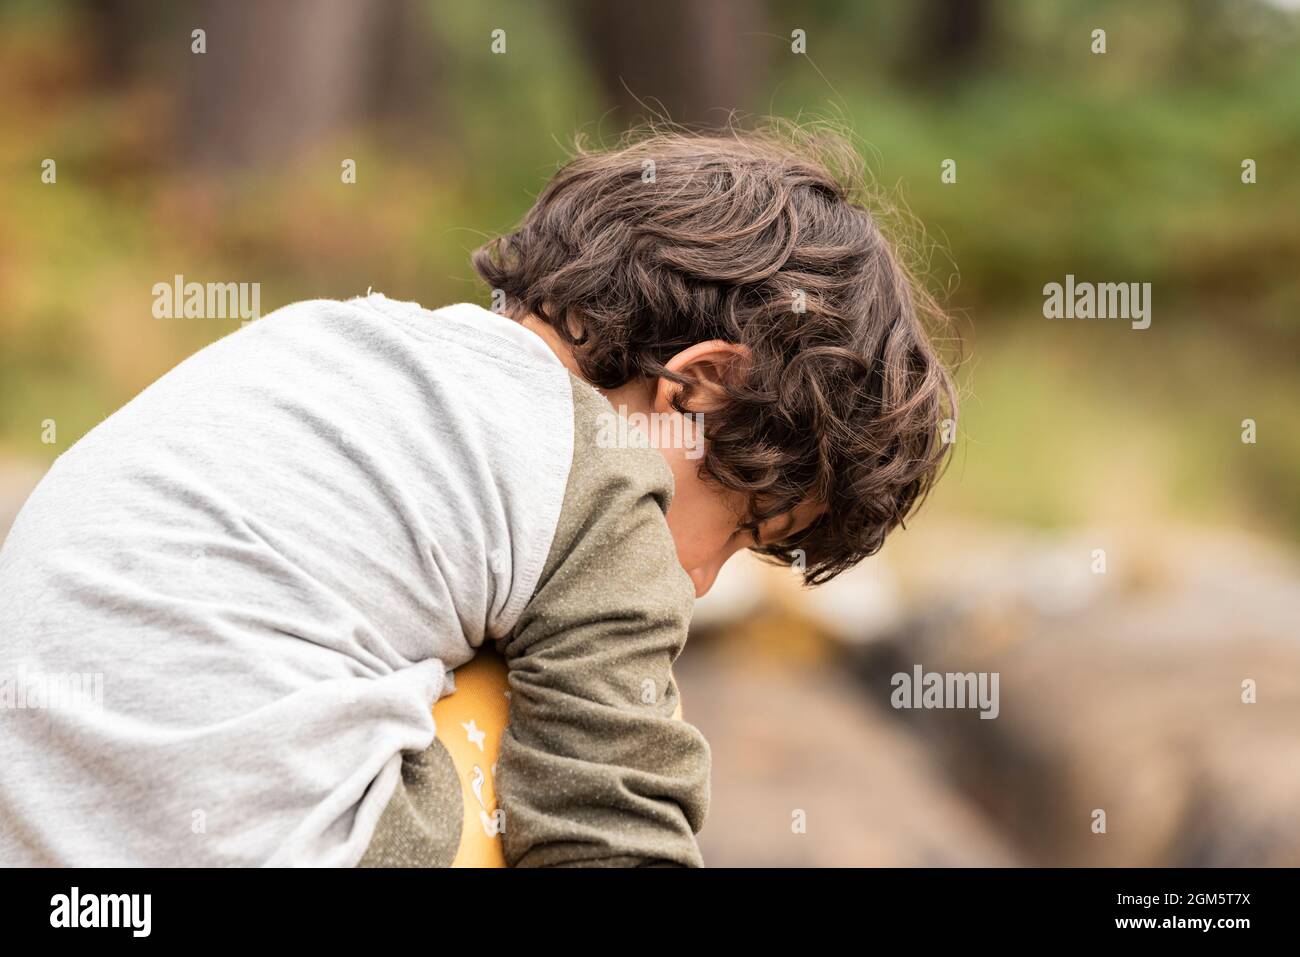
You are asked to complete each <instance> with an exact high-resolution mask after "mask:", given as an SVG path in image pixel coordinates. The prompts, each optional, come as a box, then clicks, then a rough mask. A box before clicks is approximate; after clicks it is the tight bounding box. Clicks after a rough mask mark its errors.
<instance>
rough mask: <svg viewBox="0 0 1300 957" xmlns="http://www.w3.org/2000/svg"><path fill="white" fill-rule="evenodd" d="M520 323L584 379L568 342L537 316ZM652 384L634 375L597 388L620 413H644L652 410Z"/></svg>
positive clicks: (526, 318)
mask: <svg viewBox="0 0 1300 957" xmlns="http://www.w3.org/2000/svg"><path fill="white" fill-rule="evenodd" d="M520 324H521V325H522V326H523V327H524V328H525V329H528V330H529V331H530V332H533V333H535V334H536V335H537V336H539V337H540V338H541V340H542V341H543V342H545V343H546V344H547V345H548V346H549V347H550V349H551V351H552V352H554V353H555V355H556V357H557V358H559V360H560V362H562V363H563V364H564V367H565V368H566V369H568V370H569V371H570V372H572V373H573V374H574V375H576V376H577V377H578V378H579V379H582V381H583V382H586V381H587V379H586V376H584V375H583V374H582V370H581V369H579V368H578V362H577V360H576V359H574V358H573V350H572V349H571V348H569V345H568V343H566V342H565V341H564V340H563V339H561V338H560V336H559V334H558V333H557V332H556V331H555V330H554V329H552V328H551V327H550V326H549V325H547V324H546V323H545V322H543V321H542V320H541V319H538V318H537V317H536V316H531V315H530V316H526V317H524V319H523V321H522V323H520ZM654 387H655V383H654V381H653V380H651V379H634V380H632V381H630V382H626V383H624V384H623V385H621V386H619V387H618V388H616V389H601V390H600V392H601V394H602V395H604V396H605V398H606V399H608V400H609V404H610V405H612V406H613V407H614V408H615V409H617V410H618V411H619V413H620V414H622V415H625V416H626V415H630V414H632V413H633V412H642V413H647V414H648V413H650V412H653V411H654V392H655V388H654Z"/></svg>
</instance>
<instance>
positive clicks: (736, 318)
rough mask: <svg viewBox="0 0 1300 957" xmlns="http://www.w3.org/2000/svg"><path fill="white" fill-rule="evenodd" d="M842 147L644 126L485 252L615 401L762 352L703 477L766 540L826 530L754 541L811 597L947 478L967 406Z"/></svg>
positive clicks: (487, 261)
mask: <svg viewBox="0 0 1300 957" xmlns="http://www.w3.org/2000/svg"><path fill="white" fill-rule="evenodd" d="M864 191H865V186H864V183H863V176H862V167H861V162H860V160H859V159H858V156H857V153H856V152H855V151H854V150H853V148H852V147H851V146H850V145H849V143H848V142H847V141H846V140H845V139H844V138H843V137H841V136H839V135H838V134H835V133H833V132H831V133H827V132H825V131H808V130H806V129H799V128H780V129H774V128H764V129H759V130H757V131H751V132H741V131H738V130H728V131H725V132H722V133H716V134H699V133H685V132H680V131H676V130H673V131H667V132H665V131H661V130H649V131H648V132H642V133H640V134H639V135H633V137H631V138H630V139H629V140H628V141H626V142H624V143H623V144H622V145H620V146H619V147H618V148H616V149H613V150H609V151H586V150H582V149H581V148H580V149H579V151H578V153H577V155H576V156H575V157H574V158H572V159H571V160H570V161H569V162H568V163H567V164H565V165H564V166H563V167H562V168H561V169H560V170H559V172H558V173H556V175H555V176H554V177H553V178H552V179H551V181H550V182H549V183H548V184H547V186H546V188H545V189H544V190H543V191H542V193H541V195H540V196H539V197H538V199H537V201H536V203H535V204H534V205H533V208H532V209H531V210H529V212H528V214H527V216H525V217H524V220H523V222H522V223H521V224H520V225H519V227H518V228H517V229H516V230H514V231H513V232H511V233H509V234H507V235H504V236H500V237H498V238H496V239H493V240H491V241H490V242H488V243H487V244H486V245H484V246H482V247H481V248H480V249H478V250H476V251H475V252H474V254H473V263H474V268H475V269H476V270H477V271H478V274H479V275H480V276H481V277H482V279H483V280H484V281H485V282H487V283H488V284H489V285H490V286H492V287H493V289H494V290H500V291H501V292H503V293H504V295H505V297H506V300H505V301H506V302H507V304H508V305H507V308H506V311H507V312H508V313H509V314H510V315H511V316H513V317H514V318H516V319H522V318H523V317H524V316H526V315H528V314H530V313H531V314H532V315H534V316H536V317H537V318H538V319H540V320H542V321H543V322H545V323H547V324H548V325H549V326H551V327H552V328H553V329H554V330H555V331H556V332H557V333H558V334H559V336H560V337H561V339H563V340H564V341H565V342H566V343H567V344H568V345H569V346H570V347H571V348H572V350H573V354H574V358H575V360H576V362H577V364H578V367H579V369H580V370H581V372H582V375H583V377H584V378H585V379H587V381H589V382H590V383H591V384H593V385H595V386H597V387H600V388H607V389H612V388H617V387H619V386H622V385H624V384H625V383H627V382H629V381H631V380H633V379H635V378H637V377H666V378H669V379H671V380H673V381H676V382H678V383H680V384H681V385H682V386H683V389H682V392H681V394H680V395H679V396H678V397H677V400H676V404H677V408H678V410H679V411H682V412H685V411H688V410H689V408H690V406H691V399H692V386H693V385H695V384H696V383H694V382H693V380H691V379H689V378H687V377H684V376H681V375H678V374H675V373H673V372H670V371H669V370H668V369H667V368H666V367H665V363H666V362H667V361H668V360H669V359H670V358H671V357H672V356H673V355H675V354H676V353H678V352H680V351H681V350H683V349H685V348H687V347H689V346H691V345H693V344H695V343H698V342H703V341H706V340H710V339H722V340H725V341H727V342H732V343H737V344H740V345H742V346H744V347H745V349H746V350H747V352H748V356H749V359H748V361H747V362H745V363H744V364H743V366H742V368H740V369H739V370H738V371H737V372H736V374H735V375H734V376H733V377H732V378H731V381H728V382H726V383H725V386H724V392H723V401H722V402H721V405H720V406H719V407H717V408H713V407H712V406H711V407H710V409H709V414H708V415H706V416H704V431H705V436H706V439H707V442H706V447H705V454H704V456H703V457H702V459H701V465H700V468H701V473H702V475H704V476H705V477H707V478H711V479H712V480H713V481H715V482H717V483H718V484H719V485H721V486H722V487H723V488H725V489H732V490H738V491H740V492H742V493H744V494H745V496H747V500H748V502H749V515H748V516H747V521H748V525H747V527H748V528H749V529H750V530H751V531H755V532H756V530H757V528H758V527H759V526H760V525H761V524H762V523H763V522H765V521H767V520H768V519H772V518H777V517H781V516H785V515H788V514H789V513H790V512H792V510H793V509H795V508H796V507H797V506H800V505H803V504H808V503H812V504H814V505H816V506H818V508H819V516H818V517H817V518H816V519H815V520H814V521H813V523H812V524H811V525H810V526H809V527H808V528H806V529H804V530H802V531H801V532H799V533H798V534H796V535H793V536H791V537H789V538H787V539H785V540H783V541H779V542H775V543H768V544H766V545H764V546H762V547H759V548H756V549H755V551H758V552H759V553H761V554H764V555H766V556H768V557H770V558H772V559H774V560H777V561H779V562H783V563H787V564H796V563H801V564H802V566H803V568H804V581H805V582H806V583H807V584H809V585H815V584H819V583H821V582H825V581H828V580H829V579H831V578H833V577H834V576H836V575H837V574H839V573H840V572H842V571H844V570H845V569H847V568H850V567H852V566H853V565H855V564H857V563H858V562H859V561H861V560H862V559H863V558H865V557H867V556H869V555H872V554H874V553H875V552H876V551H878V550H879V549H880V547H881V545H882V544H883V543H884V539H885V535H886V534H887V533H888V532H889V531H891V530H892V529H893V528H894V527H895V526H898V525H901V524H902V523H903V520H904V519H905V518H906V516H907V515H908V514H909V513H910V512H911V511H912V509H913V508H914V507H915V506H916V505H917V504H918V503H919V501H920V500H921V499H922V498H924V496H925V495H926V493H927V492H928V491H929V489H930V488H931V486H932V485H933V483H934V481H935V479H936V477H937V475H938V473H939V471H940V467H941V465H942V463H943V461H944V459H945V456H946V452H947V450H948V448H949V447H950V442H949V441H946V440H945V437H943V436H941V435H940V431H941V423H944V422H945V421H948V422H949V423H953V422H955V415H956V393H955V390H954V387H953V382H952V378H951V376H950V374H949V372H948V371H947V369H946V368H945V367H944V363H943V362H942V361H941V359H940V358H939V356H938V354H937V352H936V350H935V348H934V347H933V345H932V344H931V341H930V338H929V336H928V335H927V332H926V329H925V323H924V322H923V318H925V317H927V316H928V317H933V318H940V319H941V318H942V313H941V311H940V310H939V309H938V308H937V306H936V305H935V303H934V300H933V299H932V298H931V297H930V296H928V295H927V294H926V293H925V292H924V290H923V288H922V287H921V285H920V284H919V283H916V282H914V281H913V280H912V279H911V277H910V274H909V272H908V270H906V269H905V268H904V267H903V266H902V265H901V263H900V260H899V258H898V257H897V256H896V255H895V254H894V251H893V250H892V249H891V247H890V245H889V244H888V243H887V242H886V240H885V238H884V237H883V236H882V234H881V232H880V230H879V228H878V227H877V223H876V221H875V220H874V219H873V217H872V215H871V213H869V212H868V211H867V209H866V208H865V206H864V205H863V201H861V200H860V199H859V195H860V194H861V193H863V192H864Z"/></svg>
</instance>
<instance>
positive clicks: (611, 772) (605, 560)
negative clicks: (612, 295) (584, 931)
mask: <svg viewBox="0 0 1300 957" xmlns="http://www.w3.org/2000/svg"><path fill="white" fill-rule="evenodd" d="M574 415H575V430H574V461H573V467H572V469H571V472H570V476H569V483H568V487H567V489H566V492H565V499H564V506H563V508H562V510H561V514H560V520H559V523H558V526H557V529H556V534H555V539H554V541H553V544H552V546H551V551H550V554H549V556H548V558H547V562H546V566H545V568H544V570H543V573H542V577H541V580H540V583H539V585H538V587H537V590H536V592H535V594H534V596H533V599H532V600H531V601H530V602H529V604H528V606H527V607H526V608H525V610H524V613H523V615H522V617H521V619H520V621H519V624H518V626H517V627H516V628H515V630H514V631H513V632H512V634H511V635H510V636H509V637H507V638H505V639H502V640H501V641H500V642H499V643H498V645H499V647H500V649H501V652H502V654H503V655H504V656H505V659H506V663H507V667H508V671H509V676H508V681H509V686H510V725H509V728H508V729H507V731H506V734H505V736H504V737H503V739H502V744H501V753H500V756H499V758H498V765H497V772H496V784H497V794H498V797H499V799H500V802H501V807H502V808H503V810H504V811H505V834H504V849H505V856H506V860H507V862H508V863H510V864H511V865H513V866H525V867H527V866H694V867H699V866H702V863H703V862H702V860H701V857H700V851H699V847H698V845H697V843H696V840H695V834H696V833H698V832H699V830H700V828H701V826H702V825H703V823H704V818H705V815H706V813H707V810H708V798H709V765H710V756H709V747H708V744H707V742H706V741H705V740H704V737H703V736H702V735H701V734H700V732H699V730H698V729H696V728H694V727H692V726H691V725H689V724H687V723H686V722H684V721H682V720H680V719H679V718H674V716H673V715H674V711H675V709H676V707H677V704H678V692H677V685H676V682H675V681H674V679H673V676H672V664H673V662H674V661H675V660H676V658H677V656H678V655H679V654H680V653H681V650H682V647H683V645H684V644H685V641H686V631H687V627H688V624H689V621H690V613H691V609H692V606H693V602H694V589H693V587H692V585H691V582H690V578H689V577H688V576H687V575H686V573H685V572H684V571H682V569H681V567H680V566H679V565H678V563H677V558H676V552H675V549H674V547H673V542H672V538H671V535H670V534H669V532H668V528H667V525H666V523H665V521H664V514H665V512H666V511H667V508H668V503H669V501H670V499H671V496H672V478H671V474H670V473H669V471H668V468H667V465H666V464H665V463H664V461H663V459H662V457H661V456H660V455H659V453H658V452H656V451H654V450H653V449H648V448H606V447H602V445H609V444H611V443H600V442H598V441H597V438H598V433H599V431H600V429H601V428H603V427H607V426H608V425H609V421H610V420H608V419H607V418H603V417H607V416H614V415H617V413H615V412H614V411H613V409H612V407H611V406H610V405H609V403H608V402H606V401H605V400H604V399H603V398H602V397H601V396H600V395H599V394H598V393H596V392H595V391H594V390H592V389H591V388H590V387H589V386H587V385H585V384H584V383H581V382H578V381H577V380H575V381H574Z"/></svg>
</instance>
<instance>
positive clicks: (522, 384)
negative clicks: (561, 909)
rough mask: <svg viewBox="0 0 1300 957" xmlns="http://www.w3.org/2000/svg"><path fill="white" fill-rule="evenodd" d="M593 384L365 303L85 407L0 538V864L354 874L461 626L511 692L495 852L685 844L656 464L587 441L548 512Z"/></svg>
mask: <svg viewBox="0 0 1300 957" xmlns="http://www.w3.org/2000/svg"><path fill="white" fill-rule="evenodd" d="M575 390H586V391H585V392H582V393H580V394H581V395H582V402H579V403H576V405H575V394H577V393H575ZM592 396H596V393H594V392H593V391H592V390H590V389H588V387H586V386H585V385H582V384H581V383H578V382H577V381H576V380H574V379H573V378H572V377H571V376H570V375H569V374H568V372H567V371H566V370H565V369H564V367H563V366H562V365H561V364H560V362H559V361H558V359H557V358H556V357H555V356H554V354H553V353H551V351H550V350H549V349H548V348H547V347H546V345H545V344H544V343H543V342H542V341H541V340H540V339H539V338H538V337H536V336H535V335H533V334H532V333H531V332H529V331H528V330H526V329H524V328H523V327H522V326H519V325H517V324H516V323H514V322H512V321H510V320H508V319H505V318H503V317H500V316H497V315H495V314H493V313H490V312H488V311H486V310H484V309H481V308H479V307H477V306H473V305H467V304H462V305H457V306H451V307H447V308H445V309H440V310H438V311H436V312H429V311H427V310H424V309H422V308H420V307H419V306H416V305H414V304H408V303H399V302H395V301H392V300H388V299H386V298H384V297H383V296H381V295H372V296H368V297H366V298H364V299H356V300H352V301H349V302H334V301H325V300H321V301H315V302H306V303H299V304H297V305H293V306H289V307H287V308H285V309H281V310H279V311H277V312H275V313H273V314H271V315H269V316H267V317H265V318H264V319H262V320H259V321H257V322H255V323H252V324H250V325H248V326H246V327H245V328H243V329H241V330H240V331H239V332H237V333H234V334H232V335H230V336H227V337H226V338H224V339H222V340H220V341H218V342H216V343H214V344H212V345H211V346H209V347H207V348H206V349H204V350H202V351H201V352H199V353H197V354H196V355H194V356H192V357H191V358H189V359H188V360H186V361H185V362H183V363H182V364H181V365H179V366H178V367H177V368H175V369H174V370H172V371H171V372H169V373H168V374H167V375H165V376H163V377H162V378H161V379H160V380H158V381H157V382H156V383H154V384H153V385H151V386H150V387H149V388H148V389H146V390H145V391H144V392H143V393H141V394H140V395H139V396H137V397H136V398H135V399H134V400H132V401H131V402H130V403H128V404H127V405H126V406H125V407H124V408H122V409H121V410H120V411H118V412H117V413H115V414H114V415H112V416H110V417H109V418H108V419H106V420H105V421H104V422H103V423H101V424H100V425H99V426H98V427H97V428H95V429H94V430H93V431H92V432H90V433H89V434H88V435H87V436H85V437H84V438H83V439H82V440H81V441H80V442H78V443H77V444H76V445H75V446H73V447H72V448H71V449H69V450H68V451H67V452H66V453H64V454H63V455H62V456H60V458H59V459H58V460H57V461H56V462H55V464H54V466H53V467H52V468H51V470H50V472H49V473H48V475H47V476H46V477H45V479H44V480H43V481H42V482H41V484H40V485H39V486H38V488H37V489H36V491H35V492H34V493H33V494H32V496H31V498H30V500H29V501H28V502H27V504H26V505H25V506H24V508H23V510H22V512H21V513H20V515H19V517H18V519H17V521H16V522H15V524H14V526H13V529H12V530H11V532H10V535H9V537H8V539H7V540H6V542H5V543H4V546H3V549H0V864H2V865H15V864H75V865H120V864H127V865H255V864H273V865H295V864H308V865H341V866H350V865H355V864H357V863H358V862H360V861H361V859H362V857H363V856H364V855H365V854H366V851H367V848H368V846H369V845H370V843H371V839H372V836H373V835H374V833H375V830H376V824H377V822H378V821H379V820H380V817H381V815H383V814H384V812H385V808H386V807H387V805H388V804H389V802H390V799H392V798H393V797H394V795H395V792H400V790H401V784H400V782H401V778H402V766H403V756H404V755H407V756H408V757H409V756H411V755H418V754H420V753H422V752H424V751H425V750H426V749H428V748H430V746H431V744H432V743H433V741H434V723H433V718H432V716H431V713H430V707H431V705H432V703H433V702H434V701H436V700H437V699H438V698H439V697H440V696H441V695H444V694H447V693H451V692H453V691H454V682H453V681H452V680H451V679H450V676H449V674H448V673H449V672H450V671H451V670H452V669H454V668H456V667H457V666H459V665H461V664H463V663H465V662H466V661H468V660H469V659H470V658H471V657H473V655H474V654H475V652H476V650H477V649H478V648H479V647H480V646H481V645H482V643H483V642H484V641H493V642H496V643H497V645H498V647H499V648H501V649H502V650H503V651H504V652H505V654H506V656H507V663H508V665H509V667H510V681H511V686H512V688H514V689H516V693H515V694H514V695H513V696H512V702H511V729H510V731H509V732H508V735H507V739H506V740H505V741H504V742H503V747H502V757H501V760H500V762H499V764H500V767H499V769H498V780H497V793H498V796H499V799H500V802H501V806H502V808H503V809H504V811H505V814H506V821H507V835H508V837H507V845H506V846H507V849H508V857H509V859H510V860H511V862H512V863H547V864H566V863H610V862H614V863H641V862H669V863H683V864H697V863H699V860H698V849H697V848H696V846H695V844H694V838H693V834H694V832H696V831H698V829H699V827H700V826H701V824H702V821H703V816H704V813H705V808H706V804H707V789H708V749H707V745H706V744H705V743H704V741H703V738H702V737H700V735H699V732H698V731H696V730H695V729H694V728H691V727H690V726H689V725H686V724H684V723H682V722H680V721H672V720H671V718H670V717H669V716H670V715H671V713H672V709H673V707H674V706H675V704H676V687H675V685H674V684H673V682H672V678H671V671H670V666H671V663H672V661H673V659H675V657H676V656H677V654H678V653H679V652H680V650H681V646H682V642H683V641H684V639H685V627H686V621H687V618H688V615H689V606H690V600H689V590H690V583H689V579H688V578H687V577H686V575H685V573H684V572H682V571H681V569H680V568H677V567H676V565H675V562H673V561H672V560H671V550H672V543H671V538H670V537H669V536H668V533H667V528H666V525H665V523H664V522H663V511H664V510H665V509H666V507H667V502H668V497H669V496H670V494H671V479H670V478H669V477H668V476H667V468H666V466H664V464H663V462H662V460H661V459H660V458H659V456H658V454H657V453H655V452H653V451H649V450H645V449H641V450H620V451H621V456H622V457H621V458H620V457H619V455H617V454H615V453H614V452H611V453H610V457H609V458H608V459H607V460H604V459H602V461H605V462H606V464H604V465H601V466H599V467H597V468H596V469H594V473H595V474H596V476H597V477H598V480H597V481H596V486H595V487H598V488H603V489H604V491H603V492H601V493H600V494H596V495H591V494H589V495H587V496H585V498H586V499H587V501H586V502H585V504H581V505H575V502H574V499H575V496H574V495H572V494H570V495H569V496H568V501H567V503H566V490H568V491H570V492H572V489H570V485H571V484H572V483H571V479H573V478H574V477H576V476H577V475H579V474H581V475H583V476H587V477H588V478H585V479H584V481H587V482H589V483H590V481H591V479H590V475H591V474H593V469H592V468H591V466H590V463H583V464H582V467H581V468H580V469H579V470H577V471H575V469H574V456H575V447H580V448H583V449H586V450H587V452H586V453H585V454H591V455H597V454H600V455H603V454H604V453H597V452H596V451H595V449H594V447H593V446H592V444H591V443H590V442H587V441H585V440H584V441H582V442H579V443H577V446H575V421H581V417H579V419H578V420H575V408H591V406H590V403H591V402H593V401H598V402H603V400H600V399H599V398H598V397H597V398H596V399H594V400H593V399H592V398H591V397H592ZM603 408H604V409H606V410H608V409H609V407H608V403H603ZM566 509H567V512H568V514H567V515H566V517H565V520H564V521H563V522H562V521H561V513H562V511H564V510H566ZM575 509H576V510H577V511H583V512H586V513H587V514H585V515H577V516H575V515H574V512H575ZM557 529H559V530H560V532H561V538H562V539H563V543H562V544H563V548H562V549H560V548H559V545H560V544H561V543H560V542H558V541H557ZM624 538H626V539H627V541H626V543H625V546H626V547H630V548H631V550H630V551H624V552H621V553H618V552H617V550H615V552H611V551H610V550H609V549H608V548H605V549H603V550H601V549H600V548H599V547H598V546H599V544H600V542H601V541H622V540H623V539H624ZM560 552H563V554H560ZM597 553H598V554H603V555H606V556H608V555H610V554H614V553H618V554H620V555H621V558H620V559H619V561H618V562H617V563H615V564H614V565H613V566H610V564H609V562H608V561H601V560H597V561H595V562H594V563H593V561H592V558H591V556H592V555H593V554H597ZM568 554H572V555H574V556H585V557H584V558H583V562H584V563H585V564H584V565H583V566H582V567H578V566H577V563H576V561H570V562H566V560H565V556H566V555H568ZM642 562H644V565H642V564H641V563H642ZM566 565H567V566H568V571H567V572H566V570H565V569H566ZM637 576H640V579H641V580H642V582H643V583H648V587H646V586H644V585H643V587H640V588H638V589H635V590H634V593H633V594H632V595H631V596H630V597H629V598H628V599H627V600H626V601H624V600H622V599H619V598H616V597H612V596H614V595H615V593H616V592H617V589H618V583H619V582H620V581H623V580H628V579H631V578H636V577H637ZM543 586H545V587H543ZM592 589H594V591H592ZM584 593H585V594H587V595H593V594H599V595H601V596H603V598H602V600H601V601H600V602H597V603H594V604H593V603H592V602H587V601H584V600H578V601H575V596H577V597H578V598H579V599H581V597H582V595H583V594H584ZM547 594H553V595H555V596H557V597H556V599H555V600H554V601H553V602H552V603H551V604H550V605H548V604H547V603H546V601H545V600H544V596H545V595H547ZM611 602H612V605H611ZM597 605H599V613H598V614H594V612H593V609H595V608H596V606H597ZM584 656H585V658H584ZM584 662H585V664H583V667H576V665H577V664H582V663H584ZM593 662H594V663H595V666H594V667H590V666H589V665H591V663H593ZM647 681H648V682H649V683H650V684H651V685H653V686H655V687H657V688H658V689H660V690H659V692H658V697H657V698H655V700H653V701H651V702H650V703H649V704H647V702H646V700H645V695H644V693H643V688H644V687H645V685H646V683H647ZM519 690H522V691H524V693H523V694H520V693H518V691H519ZM557 782H558V783H557ZM458 813H459V812H458V811H457V815H458ZM457 815H449V817H456V816H457ZM516 818H517V819H518V820H517V821H516ZM512 824H513V825H516V826H514V827H512Z"/></svg>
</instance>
